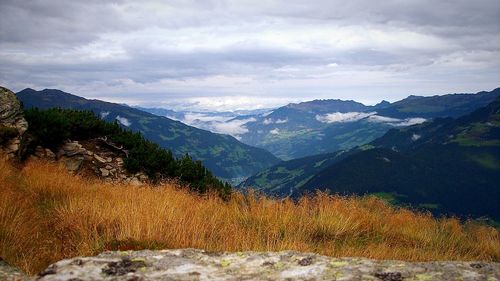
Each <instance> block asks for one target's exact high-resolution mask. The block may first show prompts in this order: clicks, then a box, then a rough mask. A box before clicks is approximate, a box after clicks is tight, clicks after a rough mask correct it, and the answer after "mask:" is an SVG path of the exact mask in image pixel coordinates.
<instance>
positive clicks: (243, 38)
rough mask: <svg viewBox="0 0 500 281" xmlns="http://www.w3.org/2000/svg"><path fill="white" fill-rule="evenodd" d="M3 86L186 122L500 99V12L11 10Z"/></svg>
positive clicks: (464, 5)
mask: <svg viewBox="0 0 500 281" xmlns="http://www.w3.org/2000/svg"><path fill="white" fill-rule="evenodd" d="M0 12H1V14H2V16H1V17H0V85H2V86H5V87H8V88H10V89H12V90H14V91H19V90H22V89H24V88H26V87H31V88H34V89H37V90H41V89H44V88H56V89H61V90H64V91H67V92H70V93H73V94H76V95H79V96H83V97H87V98H96V99H102V100H106V101H112V102H119V103H127V104H131V105H141V106H149V107H152V106H154V107H165V108H173V109H177V110H194V111H195V110H212V111H214V110H215V111H227V110H241V109H255V108H271V107H276V106H280V105H284V104H287V103H289V102H300V101H307V100H312V99H329V98H340V99H352V100H357V101H360V102H363V103H365V104H374V103H377V102H379V101H381V100H383V99H385V100H389V101H395V100H399V99H402V98H404V97H406V96H408V95H410V94H415V95H434V94H447V93H456V92H458V93H463V92H467V93H472V92H478V91H482V90H492V89H494V88H497V87H500V1H498V0H474V1H470V0H455V1H447V0H441V1H429V0H404V1H403V0H401V1H396V0H387V1H372V0H366V1H363V0H350V1H336V0H307V1H297V0H286V1H271V0H269V1H266V0H261V1H255V0H235V1H223V0H199V1H195V0H175V1H148V0H144V1H126V0H124V1H105V0H87V1H66V0H31V1H19V0H0Z"/></svg>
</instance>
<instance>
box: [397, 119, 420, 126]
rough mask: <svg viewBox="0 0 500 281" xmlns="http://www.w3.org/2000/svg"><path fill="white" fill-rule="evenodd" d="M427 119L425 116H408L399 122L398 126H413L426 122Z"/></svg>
mask: <svg viewBox="0 0 500 281" xmlns="http://www.w3.org/2000/svg"><path fill="white" fill-rule="evenodd" d="M425 121H426V119H425V118H407V119H405V120H403V122H401V123H399V124H398V126H411V125H416V124H421V123H424V122H425Z"/></svg>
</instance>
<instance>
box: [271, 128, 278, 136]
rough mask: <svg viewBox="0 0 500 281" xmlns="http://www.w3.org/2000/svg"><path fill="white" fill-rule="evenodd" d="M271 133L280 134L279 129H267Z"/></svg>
mask: <svg viewBox="0 0 500 281" xmlns="http://www.w3.org/2000/svg"><path fill="white" fill-rule="evenodd" d="M269 133H270V134H271V135H279V134H280V129H278V128H274V129H272V130H271V131H269Z"/></svg>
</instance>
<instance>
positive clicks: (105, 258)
mask: <svg viewBox="0 0 500 281" xmlns="http://www.w3.org/2000/svg"><path fill="white" fill-rule="evenodd" d="M37 278H38V279H37V280H44V281H55V280H58V281H63V280H73V281H76V280H130V281H132V280H373V281H381V280H382V281H402V280H405V281H410V280H414V281H431V280H432V281H439V280H462V281H467V280H485V281H498V280H500V264H498V263H486V262H426V263H410V262H402V261H385V260H380V261H379V260H369V259H361V258H331V257H325V256H320V255H316V254H310V253H299V252H290V251H289V252H262V253H259V252H241V253H222V252H220V253H219V252H206V251H202V250H194V249H184V250H164V251H149V250H145V251H135V252H105V253H102V254H100V255H98V256H96V257H82V258H74V259H68V260H63V261H60V262H57V263H55V264H53V265H51V266H49V267H48V268H47V269H46V270H45V271H43V272H41V273H40V274H39V276H38V277H37Z"/></svg>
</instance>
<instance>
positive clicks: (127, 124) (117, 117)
mask: <svg viewBox="0 0 500 281" xmlns="http://www.w3.org/2000/svg"><path fill="white" fill-rule="evenodd" d="M116 120H118V122H120V123H121V124H122V125H123V126H127V127H130V125H132V123H131V122H130V121H129V120H128V119H127V118H125V117H121V116H120V115H118V116H116Z"/></svg>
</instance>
